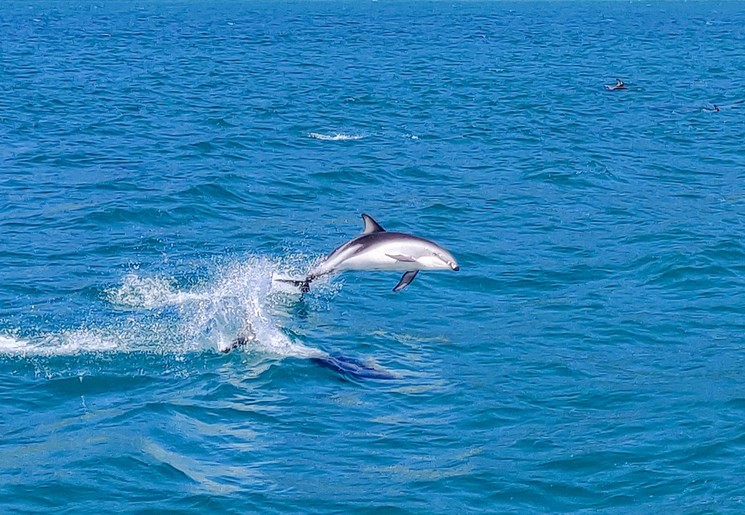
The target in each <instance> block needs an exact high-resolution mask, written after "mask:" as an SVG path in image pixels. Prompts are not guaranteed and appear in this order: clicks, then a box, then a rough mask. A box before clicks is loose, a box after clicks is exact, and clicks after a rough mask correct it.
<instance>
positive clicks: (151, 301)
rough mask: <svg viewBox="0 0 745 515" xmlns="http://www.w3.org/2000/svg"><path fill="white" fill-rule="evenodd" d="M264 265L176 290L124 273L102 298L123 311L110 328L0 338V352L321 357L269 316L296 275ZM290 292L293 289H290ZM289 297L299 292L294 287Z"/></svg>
mask: <svg viewBox="0 0 745 515" xmlns="http://www.w3.org/2000/svg"><path fill="white" fill-rule="evenodd" d="M287 268H288V267H283V266H281V265H280V264H278V263H272V262H270V261H269V260H267V259H263V258H249V259H248V260H246V261H244V262H239V263H232V264H230V265H227V266H224V267H221V268H219V269H218V270H217V271H216V273H215V274H214V279H213V280H210V281H206V282H205V283H204V284H201V285H198V286H196V287H194V288H191V289H189V288H186V289H181V288H180V287H179V286H178V284H177V281H176V280H175V279H173V278H170V277H168V278H166V277H141V276H139V275H137V274H129V275H127V276H125V277H124V278H123V280H122V284H121V285H120V286H119V287H116V288H111V289H108V290H106V291H105V299H106V300H107V301H108V302H110V303H111V304H112V305H114V306H116V307H117V308H119V309H120V311H121V317H120V318H119V319H118V320H116V321H114V322H111V323H109V324H105V325H104V324H102V325H97V326H94V327H83V328H79V329H75V330H62V331H58V332H55V333H45V334H38V335H35V336H33V337H27V336H23V337H21V336H19V335H18V334H17V333H10V334H0V353H2V354H9V355H24V356H25V355H37V356H38V355H41V356H51V355H74V354H80V353H86V352H91V353H102V352H105V353H110V352H150V353H159V354H175V355H179V354H184V353H188V352H203V351H205V350H218V351H222V350H226V349H228V348H230V346H231V344H232V342H233V341H234V340H235V339H236V338H237V337H241V336H243V337H247V345H246V349H247V350H249V351H257V352H261V353H264V354H271V355H275V356H280V357H286V356H293V357H299V358H310V357H323V356H326V355H327V354H326V353H325V352H323V351H321V350H319V349H314V348H311V347H307V346H305V345H303V344H302V343H299V342H296V341H293V340H292V339H291V338H290V337H288V336H287V334H286V333H285V332H284V330H283V328H282V327H281V326H280V325H279V324H278V323H277V321H276V320H275V318H274V316H273V311H274V310H276V309H277V308H278V307H279V306H280V305H281V302H278V301H277V300H276V298H275V297H276V296H277V295H280V294H279V293H276V292H273V290H272V286H273V284H274V281H273V280H272V278H273V276H275V275H283V276H293V275H297V273H293V272H295V270H294V269H293V267H289V268H290V269H287ZM290 291H292V290H290ZM293 293H297V289H296V288H295V289H294V291H293Z"/></svg>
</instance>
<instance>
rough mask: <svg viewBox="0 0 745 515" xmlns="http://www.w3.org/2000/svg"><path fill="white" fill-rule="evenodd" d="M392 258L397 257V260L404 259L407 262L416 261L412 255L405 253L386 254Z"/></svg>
mask: <svg viewBox="0 0 745 515" xmlns="http://www.w3.org/2000/svg"><path fill="white" fill-rule="evenodd" d="M386 256H388V257H389V258H391V259H395V260H396V261H404V262H405V263H416V259H414V258H413V257H411V256H405V255H403V254H386Z"/></svg>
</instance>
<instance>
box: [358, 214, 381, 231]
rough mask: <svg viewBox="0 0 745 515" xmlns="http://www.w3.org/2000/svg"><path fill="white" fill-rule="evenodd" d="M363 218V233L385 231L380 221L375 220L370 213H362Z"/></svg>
mask: <svg viewBox="0 0 745 515" xmlns="http://www.w3.org/2000/svg"><path fill="white" fill-rule="evenodd" d="M362 220H363V221H364V222H365V229H364V230H363V231H362V234H372V233H374V232H385V229H383V228H382V227H381V226H380V224H379V223H378V222H376V221H375V220H373V217H372V216H370V215H366V214H364V213H363V214H362Z"/></svg>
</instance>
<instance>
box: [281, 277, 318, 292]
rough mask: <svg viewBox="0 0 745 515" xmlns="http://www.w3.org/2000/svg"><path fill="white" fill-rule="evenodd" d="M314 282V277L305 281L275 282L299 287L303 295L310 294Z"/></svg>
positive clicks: (282, 280)
mask: <svg viewBox="0 0 745 515" xmlns="http://www.w3.org/2000/svg"><path fill="white" fill-rule="evenodd" d="M312 280H313V278H312V277H307V278H305V279H275V281H279V282H281V283H287V284H292V285H294V286H297V287H298V288H300V292H301V293H308V292H309V291H310V282H311V281H312Z"/></svg>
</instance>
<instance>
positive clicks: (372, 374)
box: [220, 336, 397, 379]
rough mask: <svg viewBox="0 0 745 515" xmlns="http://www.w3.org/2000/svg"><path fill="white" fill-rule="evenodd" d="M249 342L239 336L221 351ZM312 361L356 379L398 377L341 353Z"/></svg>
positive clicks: (227, 350) (228, 350)
mask: <svg viewBox="0 0 745 515" xmlns="http://www.w3.org/2000/svg"><path fill="white" fill-rule="evenodd" d="M248 342H249V339H248V338H247V337H245V336H239V337H238V338H236V339H235V340H233V341H232V342H231V344H230V347H227V348H225V349H222V350H221V351H220V352H223V353H228V352H230V351H232V350H234V349H237V348H239V347H243V346H245V345H246V344H247V343H248ZM310 361H311V362H312V363H315V364H316V365H320V366H322V367H324V368H328V369H329V370H333V371H335V372H339V373H340V374H341V375H343V376H345V377H350V378H354V379H397V376H396V375H394V374H392V373H390V372H388V371H386V370H383V369H380V368H377V367H374V366H372V365H368V364H366V363H364V362H362V361H360V360H358V359H354V358H349V357H346V356H342V355H341V354H329V355H327V356H323V357H316V358H310Z"/></svg>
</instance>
